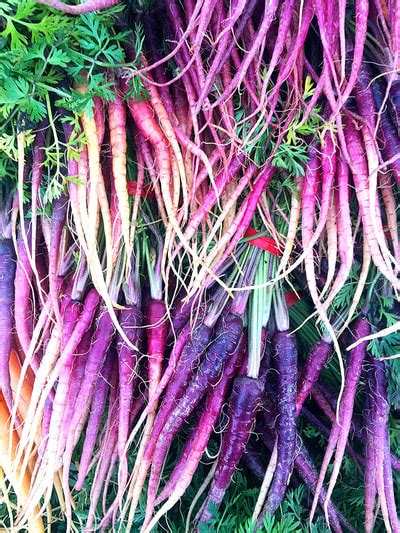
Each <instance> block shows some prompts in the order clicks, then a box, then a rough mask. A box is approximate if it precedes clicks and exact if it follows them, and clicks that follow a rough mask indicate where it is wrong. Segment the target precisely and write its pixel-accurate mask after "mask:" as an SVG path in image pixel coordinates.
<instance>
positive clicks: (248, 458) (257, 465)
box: [242, 440, 265, 482]
mask: <svg viewBox="0 0 400 533" xmlns="http://www.w3.org/2000/svg"><path fill="white" fill-rule="evenodd" d="M260 455H261V454H260V453H259V452H257V450H256V449H255V447H254V445H253V443H252V441H251V440H250V441H249V442H248V443H247V446H246V449H245V451H244V454H243V456H242V462H243V463H244V465H245V466H246V467H247V468H248V469H249V470H250V472H251V473H252V474H253V476H254V477H255V478H256V479H257V480H258V481H260V482H262V481H263V479H264V475H265V465H264V464H263V462H262V461H261V457H260Z"/></svg>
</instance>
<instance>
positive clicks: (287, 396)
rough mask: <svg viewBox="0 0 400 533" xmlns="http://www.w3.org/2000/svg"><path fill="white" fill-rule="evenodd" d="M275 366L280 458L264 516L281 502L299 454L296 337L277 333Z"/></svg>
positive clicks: (264, 508)
mask: <svg viewBox="0 0 400 533" xmlns="http://www.w3.org/2000/svg"><path fill="white" fill-rule="evenodd" d="M271 343H272V357H273V364H274V367H275V369H276V371H277V378H276V379H277V420H276V431H277V438H278V457H277V465H276V469H275V473H274V479H273V481H272V484H271V487H270V490H269V493H268V497H267V500H266V502H265V504H264V507H263V510H262V512H261V516H265V515H266V514H267V513H272V514H273V513H274V512H275V511H276V509H277V508H278V507H279V505H280V504H281V502H282V499H283V497H284V495H285V492H286V487H287V484H288V482H289V477H290V474H291V472H292V469H293V463H294V458H295V452H296V436H297V430H296V394H297V386H296V385H297V384H296V376H297V347H296V339H295V337H294V335H290V334H289V332H286V331H277V332H276V333H275V334H274V335H273V337H272V339H271Z"/></svg>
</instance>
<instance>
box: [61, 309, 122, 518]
mask: <svg viewBox="0 0 400 533" xmlns="http://www.w3.org/2000/svg"><path fill="white" fill-rule="evenodd" d="M113 335H114V324H113V322H112V320H111V317H110V315H109V314H108V311H107V309H106V308H105V306H101V307H100V310H99V314H98V317H97V327H96V330H95V332H94V335H93V339H92V345H91V347H90V350H89V353H88V356H87V362H86V367H85V373H84V376H83V380H82V383H81V387H80V391H79V394H78V396H77V398H76V401H75V407H74V412H73V415H72V418H71V422H70V426H69V433H68V437H67V442H66V445H65V451H64V454H63V475H62V482H63V489H64V492H65V494H66V511H65V514H66V517H67V520H69V521H70V520H71V507H70V497H69V496H68V495H69V468H70V464H71V459H72V453H73V450H74V448H75V446H76V444H77V442H78V440H79V437H80V435H81V433H82V429H83V425H84V423H85V421H86V418H87V415H88V412H89V406H90V402H91V400H92V397H93V392H94V387H95V383H96V379H97V376H98V375H99V372H100V370H101V367H102V366H103V364H104V361H105V359H106V356H107V352H108V349H109V347H110V344H111V340H112V337H113Z"/></svg>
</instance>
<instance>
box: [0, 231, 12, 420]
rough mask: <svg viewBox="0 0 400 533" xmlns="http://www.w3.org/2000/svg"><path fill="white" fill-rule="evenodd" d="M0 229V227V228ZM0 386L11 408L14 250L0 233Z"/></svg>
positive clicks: (9, 240)
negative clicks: (10, 366)
mask: <svg viewBox="0 0 400 533" xmlns="http://www.w3.org/2000/svg"><path fill="white" fill-rule="evenodd" d="M0 229H1V228H0ZM0 273H1V274H0V338H1V342H0V384H1V385H0V387H1V391H2V392H3V396H4V399H5V401H6V403H7V406H8V408H9V409H10V412H11V409H12V403H13V399H12V392H11V383H10V369H9V360H10V350H11V345H12V332H13V324H14V320H13V309H14V279H15V250H14V245H13V242H12V240H11V239H7V238H2V237H1V234H0Z"/></svg>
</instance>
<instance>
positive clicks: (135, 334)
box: [116, 306, 143, 461]
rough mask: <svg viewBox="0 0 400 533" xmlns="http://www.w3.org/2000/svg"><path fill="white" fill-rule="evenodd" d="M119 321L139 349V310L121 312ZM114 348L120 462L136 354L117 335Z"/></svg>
mask: <svg viewBox="0 0 400 533" xmlns="http://www.w3.org/2000/svg"><path fill="white" fill-rule="evenodd" d="M119 321H120V324H121V327H122V329H123V330H124V332H125V334H126V336H127V337H128V339H129V340H130V342H132V344H134V345H135V346H137V347H138V348H139V349H140V348H141V345H142V337H143V330H142V329H141V326H142V325H143V316H142V313H141V311H140V308H139V307H137V306H134V307H129V308H128V309H124V310H122V311H121V313H120V318H119ZM116 347H117V354H118V369H119V388H120V391H119V409H118V417H119V420H118V454H119V458H120V461H122V460H123V457H124V455H125V453H126V452H125V451H124V449H125V445H126V442H127V440H128V435H129V428H130V419H129V413H130V410H131V407H132V400H133V393H134V388H135V383H136V371H137V368H136V367H137V361H138V352H136V351H135V350H132V349H131V348H130V347H129V346H128V345H127V344H126V343H125V342H124V340H123V339H122V338H121V336H120V335H117V338H116Z"/></svg>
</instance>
